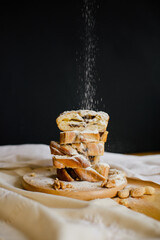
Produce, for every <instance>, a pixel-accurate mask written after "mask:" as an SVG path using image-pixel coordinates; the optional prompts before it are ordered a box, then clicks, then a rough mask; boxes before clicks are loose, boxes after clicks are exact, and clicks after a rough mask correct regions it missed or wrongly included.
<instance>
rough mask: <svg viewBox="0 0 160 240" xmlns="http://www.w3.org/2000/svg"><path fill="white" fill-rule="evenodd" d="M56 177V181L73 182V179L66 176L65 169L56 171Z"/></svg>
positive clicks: (68, 175)
mask: <svg viewBox="0 0 160 240" xmlns="http://www.w3.org/2000/svg"><path fill="white" fill-rule="evenodd" d="M57 177H58V179H60V180H62V181H67V182H73V181H74V179H73V178H72V177H71V176H70V174H68V172H67V170H66V169H65V168H63V169H57Z"/></svg>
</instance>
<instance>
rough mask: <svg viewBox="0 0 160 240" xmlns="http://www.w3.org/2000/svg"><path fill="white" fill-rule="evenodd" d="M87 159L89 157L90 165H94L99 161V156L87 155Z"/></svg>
mask: <svg viewBox="0 0 160 240" xmlns="http://www.w3.org/2000/svg"><path fill="white" fill-rule="evenodd" d="M88 159H89V161H90V163H91V165H94V164H96V163H99V161H100V156H88Z"/></svg>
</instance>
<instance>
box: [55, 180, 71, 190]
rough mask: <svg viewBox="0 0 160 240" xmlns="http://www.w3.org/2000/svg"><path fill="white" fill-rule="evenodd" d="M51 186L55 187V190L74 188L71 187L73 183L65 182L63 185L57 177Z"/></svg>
mask: <svg viewBox="0 0 160 240" xmlns="http://www.w3.org/2000/svg"><path fill="white" fill-rule="evenodd" d="M53 188H54V189H55V190H59V189H62V190H63V189H66V188H74V187H73V185H72V184H70V183H69V184H67V185H65V184H64V182H62V181H59V179H58V178H56V179H55V180H54V183H53Z"/></svg>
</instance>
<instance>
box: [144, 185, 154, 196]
mask: <svg viewBox="0 0 160 240" xmlns="http://www.w3.org/2000/svg"><path fill="white" fill-rule="evenodd" d="M154 193H155V188H154V187H150V186H146V187H145V193H144V194H147V195H152V194H154Z"/></svg>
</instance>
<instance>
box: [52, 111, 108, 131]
mask: <svg viewBox="0 0 160 240" xmlns="http://www.w3.org/2000/svg"><path fill="white" fill-rule="evenodd" d="M108 120H109V115H108V114H107V113H105V112H95V111H91V110H77V111H66V112H63V113H62V114H60V116H59V117H58V118H57V119H56V123H57V126H58V128H59V129H60V130H61V131H73V130H74V131H75V130H76V131H83V130H87V131H98V132H104V131H106V128H107V125H108Z"/></svg>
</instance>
